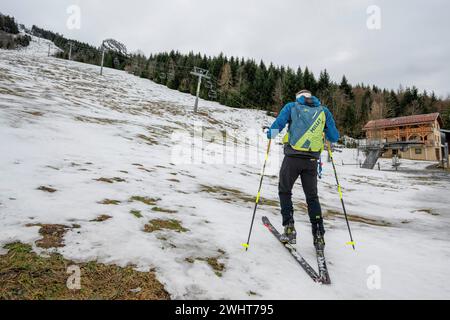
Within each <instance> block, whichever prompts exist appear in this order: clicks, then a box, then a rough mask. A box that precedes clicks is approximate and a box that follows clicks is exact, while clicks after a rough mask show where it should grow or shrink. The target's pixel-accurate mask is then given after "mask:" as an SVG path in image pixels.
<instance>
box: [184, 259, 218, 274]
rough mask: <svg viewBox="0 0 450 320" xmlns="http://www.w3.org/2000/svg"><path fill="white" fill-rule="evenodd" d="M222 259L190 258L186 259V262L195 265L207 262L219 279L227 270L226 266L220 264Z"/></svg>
mask: <svg viewBox="0 0 450 320" xmlns="http://www.w3.org/2000/svg"><path fill="white" fill-rule="evenodd" d="M219 259H220V257H207V258H202V257H199V258H193V257H188V258H186V259H185V261H186V262H188V263H190V264H193V263H195V261H203V262H206V263H207V264H208V265H209V266H210V267H211V268H212V269H213V271H214V273H215V274H216V275H217V276H218V277H222V275H223V274H222V273H223V271H224V270H225V264H223V263H221V262H219Z"/></svg>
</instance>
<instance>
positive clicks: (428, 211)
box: [414, 208, 439, 216]
mask: <svg viewBox="0 0 450 320" xmlns="http://www.w3.org/2000/svg"><path fill="white" fill-rule="evenodd" d="M414 212H419V213H420V212H422V213H426V214H430V215H432V216H438V215H439V213H436V212H434V211H433V209H430V208H427V209H419V210H415V211H414Z"/></svg>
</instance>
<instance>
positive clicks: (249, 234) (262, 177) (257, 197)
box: [242, 140, 272, 251]
mask: <svg viewBox="0 0 450 320" xmlns="http://www.w3.org/2000/svg"><path fill="white" fill-rule="evenodd" d="M271 143H272V140H269V144H268V145H267V152H266V158H265V160H264V165H263V169H262V173H261V180H260V182H259V189H258V194H257V195H256V201H255V209H254V210H253V217H252V223H251V225H250V232H249V233H248V240H247V243H244V244H242V246H243V247H244V248H245V251H248V248H249V246H250V237H251V236H252V230H253V224H254V222H255V216H256V209H257V208H258V204H259V200H260V198H261V188H262V183H263V180H264V172H265V171H266V164H267V160H268V159H269V152H270V145H271Z"/></svg>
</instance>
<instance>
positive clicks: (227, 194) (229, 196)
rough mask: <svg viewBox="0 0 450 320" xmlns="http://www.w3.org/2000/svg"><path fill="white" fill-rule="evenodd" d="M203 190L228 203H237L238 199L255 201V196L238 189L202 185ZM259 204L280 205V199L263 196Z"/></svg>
mask: <svg viewBox="0 0 450 320" xmlns="http://www.w3.org/2000/svg"><path fill="white" fill-rule="evenodd" d="M201 191H202V192H207V193H211V194H214V195H215V196H216V198H217V199H219V200H222V201H224V202H227V203H235V202H236V200H241V201H244V202H249V203H254V202H255V196H251V195H249V194H246V193H244V192H242V191H240V190H237V189H231V188H226V187H221V186H206V185H201ZM259 204H260V205H262V206H270V207H278V201H275V200H271V199H265V198H261V199H260V200H259Z"/></svg>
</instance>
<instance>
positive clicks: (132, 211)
mask: <svg viewBox="0 0 450 320" xmlns="http://www.w3.org/2000/svg"><path fill="white" fill-rule="evenodd" d="M130 213H131V214H132V215H133V216H135V217H136V218H138V219H140V218H143V217H144V216H143V215H142V213H141V211H139V210H130Z"/></svg>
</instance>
